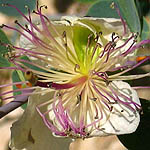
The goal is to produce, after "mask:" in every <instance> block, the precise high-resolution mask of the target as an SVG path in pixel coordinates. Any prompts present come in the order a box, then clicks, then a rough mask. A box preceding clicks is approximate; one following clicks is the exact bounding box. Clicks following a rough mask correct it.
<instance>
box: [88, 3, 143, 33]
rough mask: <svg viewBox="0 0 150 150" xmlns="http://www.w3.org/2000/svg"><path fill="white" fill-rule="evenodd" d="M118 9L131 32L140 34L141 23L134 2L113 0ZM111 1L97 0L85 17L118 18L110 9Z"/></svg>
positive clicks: (113, 10) (114, 11)
mask: <svg viewBox="0 0 150 150" xmlns="http://www.w3.org/2000/svg"><path fill="white" fill-rule="evenodd" d="M113 2H115V3H116V4H117V6H118V8H119V9H120V12H121V16H123V18H124V19H125V20H126V22H127V24H128V26H129V28H130V30H131V32H139V33H140V32H141V23H140V19H139V15H138V11H137V9H136V5H135V2H134V0H113ZM111 4H112V0H99V1H98V2H96V3H94V4H93V5H92V6H91V7H90V9H89V10H88V13H87V16H91V17H99V18H120V17H119V16H118V14H117V12H116V10H115V9H112V8H110V5H111Z"/></svg>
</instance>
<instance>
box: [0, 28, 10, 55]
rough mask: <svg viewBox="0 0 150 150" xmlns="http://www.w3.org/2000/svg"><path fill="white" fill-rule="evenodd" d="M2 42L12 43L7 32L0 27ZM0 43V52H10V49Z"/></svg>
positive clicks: (0, 39)
mask: <svg viewBox="0 0 150 150" xmlns="http://www.w3.org/2000/svg"><path fill="white" fill-rule="evenodd" d="M0 42H1V43H5V44H10V41H9V40H8V38H7V36H6V34H5V33H4V32H3V31H2V30H1V29H0ZM1 43H0V54H1V55H2V54H5V53H7V52H8V49H7V48H6V47H5V46H3V45H2V44H1Z"/></svg>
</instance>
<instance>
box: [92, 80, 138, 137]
mask: <svg viewBox="0 0 150 150" xmlns="http://www.w3.org/2000/svg"><path fill="white" fill-rule="evenodd" d="M112 84H113V85H114V86H116V87H117V88H118V89H119V90H121V91H123V92H124V94H125V93H127V95H128V94H129V95H130V97H132V100H133V101H134V102H136V103H137V104H140V101H139V98H138V95H137V93H136V91H135V90H133V89H132V88H131V87H130V85H129V84H128V83H126V82H123V81H113V82H112ZM119 98H120V99H121V100H122V101H126V100H125V99H123V98H122V97H119ZM113 107H114V109H113V111H112V113H111V114H110V118H109V120H108V121H107V122H106V123H105V124H104V125H103V126H101V129H102V130H95V131H93V132H92V133H91V136H104V135H110V134H116V135H120V134H129V133H132V132H134V131H135V130H136V129H137V127H138V125H139V122H140V115H139V112H138V111H136V112H133V111H132V110H130V109H129V108H128V107H126V106H124V105H118V104H113ZM133 108H134V107H133ZM122 110H123V112H121V111H122Z"/></svg>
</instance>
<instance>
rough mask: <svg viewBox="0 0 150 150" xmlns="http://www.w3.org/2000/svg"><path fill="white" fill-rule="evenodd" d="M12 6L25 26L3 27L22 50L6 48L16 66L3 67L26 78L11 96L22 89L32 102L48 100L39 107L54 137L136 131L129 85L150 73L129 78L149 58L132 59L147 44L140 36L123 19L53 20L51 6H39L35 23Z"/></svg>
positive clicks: (135, 105)
mask: <svg viewBox="0 0 150 150" xmlns="http://www.w3.org/2000/svg"><path fill="white" fill-rule="evenodd" d="M8 6H10V7H13V8H15V9H16V10H17V11H18V12H19V13H20V14H21V15H22V16H23V17H24V19H25V20H26V22H27V24H26V25H25V26H23V25H21V24H20V23H19V22H18V21H15V23H16V24H17V25H18V26H19V27H20V28H21V30H22V31H21V30H19V29H18V28H14V27H10V26H8V25H2V27H3V28H5V29H11V30H15V31H17V32H18V33H19V34H20V35H21V38H20V43H19V44H20V46H15V45H6V46H7V47H8V48H9V49H11V52H10V53H11V54H12V53H13V56H12V55H11V56H9V57H7V58H8V59H9V61H10V62H11V63H12V64H13V65H12V66H11V67H5V68H2V67H1V69H12V70H18V71H20V73H21V74H22V75H23V77H22V81H21V82H16V83H13V84H12V85H16V87H18V89H16V90H14V91H10V92H17V91H22V94H21V95H22V96H23V95H30V100H32V101H33V102H34V103H36V101H37V99H39V98H40V97H45V99H47V101H46V102H44V103H42V101H41V104H39V105H37V107H36V109H37V111H38V112H39V115H40V116H41V117H42V119H43V121H44V123H45V125H46V126H47V127H48V128H49V129H50V130H51V131H52V133H53V134H55V135H57V136H69V137H73V138H78V137H82V138H86V137H92V136H105V135H110V134H117V135H118V134H127V133H131V132H134V131H135V130H136V128H137V126H138V124H139V121H140V116H139V111H140V110H141V104H140V101H139V98H138V95H137V93H136V91H135V90H134V89H133V88H132V87H131V86H130V85H129V84H128V83H127V82H125V81H127V80H135V79H138V78H142V77H146V76H149V75H150V73H147V74H140V75H137V74H135V75H129V74H128V72H129V71H130V70H132V69H135V68H136V67H138V66H139V65H141V64H142V63H144V62H145V61H147V60H148V59H149V58H148V57H146V58H144V59H143V60H142V61H139V62H136V61H135V60H134V59H131V58H134V54H135V51H136V50H137V49H138V48H139V47H140V46H142V45H144V44H147V43H150V41H149V40H144V41H141V42H138V43H137V34H136V33H131V32H130V31H129V29H128V28H126V24H125V22H124V21H123V24H122V22H121V21H120V19H114V18H92V17H83V18H79V17H62V18H61V20H52V21H51V20H50V19H49V18H48V17H46V16H45V15H44V14H43V13H42V9H43V8H47V7H46V6H40V7H39V5H38V4H37V10H36V11H33V13H34V14H35V15H37V16H38V17H39V23H35V22H33V21H32V17H31V12H30V10H29V9H28V11H29V16H28V17H27V16H25V15H24V14H22V12H21V11H20V10H19V9H18V8H16V7H15V6H13V5H10V4H8ZM24 78H25V79H26V80H25V79H24ZM21 84H23V85H24V88H23V87H22V88H20V86H21ZM3 86H5V85H3ZM1 87H2V86H1ZM30 89H32V90H34V92H29V90H30ZM26 91H27V92H26ZM7 93H8V92H7ZM7 93H3V94H1V95H5V94H7ZM21 95H19V96H21ZM32 95H34V99H33V98H32ZM36 96H37V97H36ZM12 97H16V96H12ZM35 97H36V98H35ZM8 98H10V97H8ZM8 98H6V99H8ZM42 107H46V108H47V111H45V112H43V111H42Z"/></svg>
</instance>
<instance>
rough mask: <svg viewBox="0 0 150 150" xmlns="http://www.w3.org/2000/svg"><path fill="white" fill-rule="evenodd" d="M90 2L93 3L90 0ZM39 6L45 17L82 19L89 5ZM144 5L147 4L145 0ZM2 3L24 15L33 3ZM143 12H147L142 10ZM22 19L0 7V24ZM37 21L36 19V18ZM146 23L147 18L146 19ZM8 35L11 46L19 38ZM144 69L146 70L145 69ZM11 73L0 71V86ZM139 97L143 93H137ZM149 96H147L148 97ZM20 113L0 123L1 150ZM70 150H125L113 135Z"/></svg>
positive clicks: (51, 1)
mask: <svg viewBox="0 0 150 150" xmlns="http://www.w3.org/2000/svg"><path fill="white" fill-rule="evenodd" d="M91 1H92V0H91ZM142 1H144V0H141V5H143V9H145V10H147V11H149V10H150V9H149V8H150V5H145V3H143V2H142ZM39 2H40V5H43V4H44V5H47V6H48V9H47V10H45V12H44V13H45V14H46V15H47V16H54V17H55V16H62V15H77V16H85V15H86V12H87V11H88V9H89V7H90V6H91V4H90V3H86V4H85V3H80V2H78V1H77V0H76V1H75V0H39ZM147 2H149V1H148V0H147ZM3 3H10V4H13V5H15V6H16V7H18V8H19V9H20V10H21V11H22V12H23V13H24V14H26V13H27V11H26V9H25V7H24V6H25V5H28V6H29V8H30V9H31V10H33V9H34V7H35V3H36V0H0V5H1V4H3ZM143 12H146V11H143ZM16 19H17V20H22V17H21V16H20V15H19V14H18V13H17V12H16V11H15V10H14V9H13V8H7V7H3V6H0V25H1V24H9V25H11V26H14V21H15V20H16ZM35 19H36V18H35ZM147 19H148V20H149V18H147ZM4 31H5V33H6V34H7V35H9V37H10V40H11V42H12V43H13V44H15V42H16V41H17V40H16V39H19V37H18V35H17V34H16V33H14V32H10V31H7V30H4ZM146 69H149V67H148V68H146ZM10 76H11V72H9V71H2V70H0V85H2V84H6V83H10V82H11V78H10ZM10 89H11V87H10V88H9V89H8V88H3V89H0V92H4V91H8V90H10ZM140 94H143V95H144V94H145V93H142V91H141V92H140ZM149 97H150V95H149ZM8 102H9V101H6V102H2V101H0V106H2V105H4V104H5V103H8ZM22 113H23V110H22V109H21V108H18V109H16V110H15V111H13V112H12V113H10V114H8V115H7V116H5V117H4V118H3V119H1V120H0V150H9V148H8V143H9V138H10V127H11V125H12V123H13V122H14V121H15V120H17V119H18V118H19V117H20V116H21V115H22ZM70 149H71V150H84V149H86V150H91V149H92V150H125V149H126V148H125V147H124V146H123V145H122V144H121V143H120V141H119V140H118V139H117V137H116V136H109V137H103V138H93V139H87V140H84V141H83V140H77V141H76V142H73V143H72V144H71V145H70Z"/></svg>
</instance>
